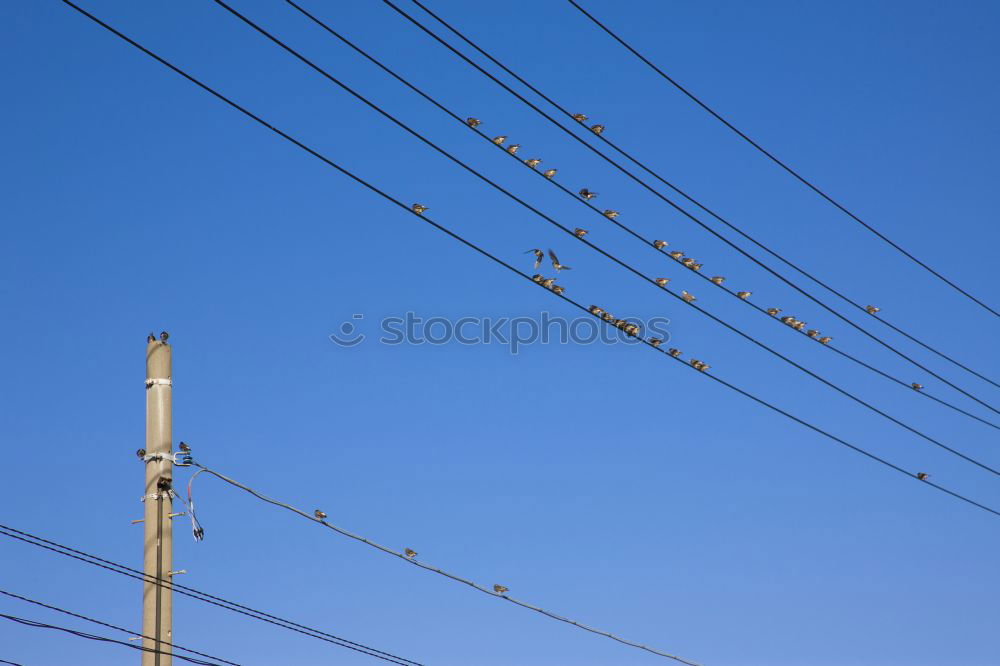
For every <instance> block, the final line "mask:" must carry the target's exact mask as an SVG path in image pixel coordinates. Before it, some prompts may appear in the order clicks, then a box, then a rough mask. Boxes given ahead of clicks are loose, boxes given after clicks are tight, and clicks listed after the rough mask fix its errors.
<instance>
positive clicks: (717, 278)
mask: <svg viewBox="0 0 1000 666" xmlns="http://www.w3.org/2000/svg"><path fill="white" fill-rule="evenodd" d="M708 281H709V282H714V283H715V284H720V285H721V284H722V283H723V282H725V281H726V278H724V277H722V276H721V275H716V276H715V277H711V278H708Z"/></svg>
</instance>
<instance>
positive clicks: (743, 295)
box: [736, 291, 750, 301]
mask: <svg viewBox="0 0 1000 666" xmlns="http://www.w3.org/2000/svg"><path fill="white" fill-rule="evenodd" d="M736 297H737V298H741V299H743V300H744V301H745V300H747V299H748V298H750V292H749V291H738V292H736Z"/></svg>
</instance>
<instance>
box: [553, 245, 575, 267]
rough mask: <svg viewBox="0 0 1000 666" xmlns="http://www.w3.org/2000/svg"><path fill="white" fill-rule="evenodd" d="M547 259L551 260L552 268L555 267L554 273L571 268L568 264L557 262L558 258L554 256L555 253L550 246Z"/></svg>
mask: <svg viewBox="0 0 1000 666" xmlns="http://www.w3.org/2000/svg"><path fill="white" fill-rule="evenodd" d="M549 259H551V260H552V268H554V269H556V273H558V272H559V271H562V270H567V271H568V270H572V269H571V268H570V267H569V266H563V265H562V264H560V263H559V258H558V257H556V253H555V252H553V251H552V248H549Z"/></svg>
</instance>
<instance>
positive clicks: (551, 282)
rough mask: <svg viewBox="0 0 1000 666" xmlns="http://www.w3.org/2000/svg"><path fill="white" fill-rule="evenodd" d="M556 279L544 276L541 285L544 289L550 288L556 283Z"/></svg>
mask: <svg viewBox="0 0 1000 666" xmlns="http://www.w3.org/2000/svg"><path fill="white" fill-rule="evenodd" d="M557 279H558V278H545V279H544V280H542V286H543V287H545V288H546V289H551V288H552V285H554V284H555V283H556V280H557Z"/></svg>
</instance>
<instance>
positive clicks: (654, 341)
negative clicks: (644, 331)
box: [649, 338, 663, 347]
mask: <svg viewBox="0 0 1000 666" xmlns="http://www.w3.org/2000/svg"><path fill="white" fill-rule="evenodd" d="M649 344H651V345H653V346H654V347H659V346H660V345H662V344H663V340H661V339H659V338H650V339H649Z"/></svg>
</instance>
